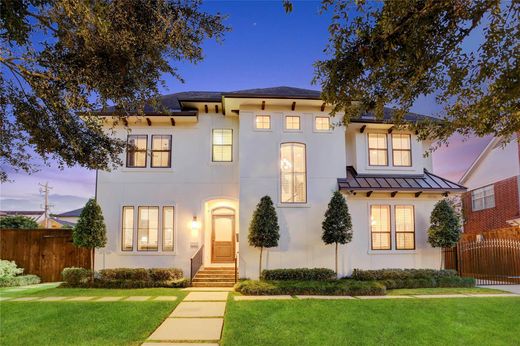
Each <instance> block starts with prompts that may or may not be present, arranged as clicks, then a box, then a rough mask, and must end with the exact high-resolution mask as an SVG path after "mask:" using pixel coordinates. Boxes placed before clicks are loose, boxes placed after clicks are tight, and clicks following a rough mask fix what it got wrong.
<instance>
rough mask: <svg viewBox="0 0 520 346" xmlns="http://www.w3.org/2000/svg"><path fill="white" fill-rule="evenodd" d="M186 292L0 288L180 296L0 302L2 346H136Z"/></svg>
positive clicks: (49, 293) (62, 293) (52, 293)
mask: <svg viewBox="0 0 520 346" xmlns="http://www.w3.org/2000/svg"><path fill="white" fill-rule="evenodd" d="M186 294H187V292H185V291H181V290H179V289H173V288H144V289H81V288H54V287H52V286H51V287H49V286H40V287H36V288H31V289H28V290H25V291H11V290H10V289H2V290H0V295H1V296H2V297H23V296H34V297H48V296H169V295H175V296H178V297H179V298H178V299H177V300H176V301H172V302H170V301H145V302H124V301H121V302H66V301H60V302H9V301H4V302H0V345H140V344H141V343H142V342H143V341H145V340H146V338H147V337H148V336H149V335H150V334H151V333H152V332H153V331H154V330H155V329H156V328H157V327H158V326H159V325H160V324H161V322H162V321H164V319H165V318H166V317H167V316H168V315H169V314H170V313H171V311H173V309H174V308H175V306H177V304H178V303H179V302H180V301H181V300H182V298H183V297H184V296H185V295H186Z"/></svg>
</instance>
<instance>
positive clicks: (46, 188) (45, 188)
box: [38, 182, 52, 228]
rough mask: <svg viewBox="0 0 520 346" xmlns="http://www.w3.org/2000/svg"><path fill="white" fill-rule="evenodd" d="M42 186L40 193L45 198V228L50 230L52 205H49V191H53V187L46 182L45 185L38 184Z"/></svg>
mask: <svg viewBox="0 0 520 346" xmlns="http://www.w3.org/2000/svg"><path fill="white" fill-rule="evenodd" d="M38 185H40V193H43V194H44V196H45V204H44V207H43V210H44V211H45V219H44V221H45V228H50V224H49V211H50V208H51V207H52V205H50V204H49V190H52V187H50V186H49V182H46V183H45V184H38Z"/></svg>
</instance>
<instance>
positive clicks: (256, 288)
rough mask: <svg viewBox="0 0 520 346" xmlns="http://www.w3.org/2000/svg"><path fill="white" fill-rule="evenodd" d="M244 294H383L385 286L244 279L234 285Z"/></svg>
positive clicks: (351, 282)
mask: <svg viewBox="0 0 520 346" xmlns="http://www.w3.org/2000/svg"><path fill="white" fill-rule="evenodd" d="M235 290H236V291H237V292H240V293H242V294H244V295H279V294H287V295H343V296H346V295H351V296H352V295H365V296H366V295H384V294H385V292H386V289H385V286H384V285H382V284H380V283H378V282H375V281H354V280H334V281H289V280H285V281H258V280H244V281H240V282H238V283H237V284H236V285H235Z"/></svg>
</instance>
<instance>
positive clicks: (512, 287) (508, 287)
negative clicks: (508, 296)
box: [479, 285, 520, 294]
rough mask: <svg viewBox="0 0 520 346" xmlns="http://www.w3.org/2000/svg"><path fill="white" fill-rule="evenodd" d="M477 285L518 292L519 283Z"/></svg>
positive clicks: (519, 292)
mask: <svg viewBox="0 0 520 346" xmlns="http://www.w3.org/2000/svg"><path fill="white" fill-rule="evenodd" d="M479 287H485V288H494V289H497V290H502V291H508V292H511V293H515V294H520V285H486V286H479Z"/></svg>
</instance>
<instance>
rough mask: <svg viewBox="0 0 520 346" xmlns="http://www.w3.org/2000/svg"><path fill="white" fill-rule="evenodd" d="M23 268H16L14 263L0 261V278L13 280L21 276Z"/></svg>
mask: <svg viewBox="0 0 520 346" xmlns="http://www.w3.org/2000/svg"><path fill="white" fill-rule="evenodd" d="M22 273H23V268H18V266H17V265H16V263H15V262H14V261H7V260H0V278H1V279H5V278H13V277H15V276H16V275H19V274H22Z"/></svg>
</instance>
